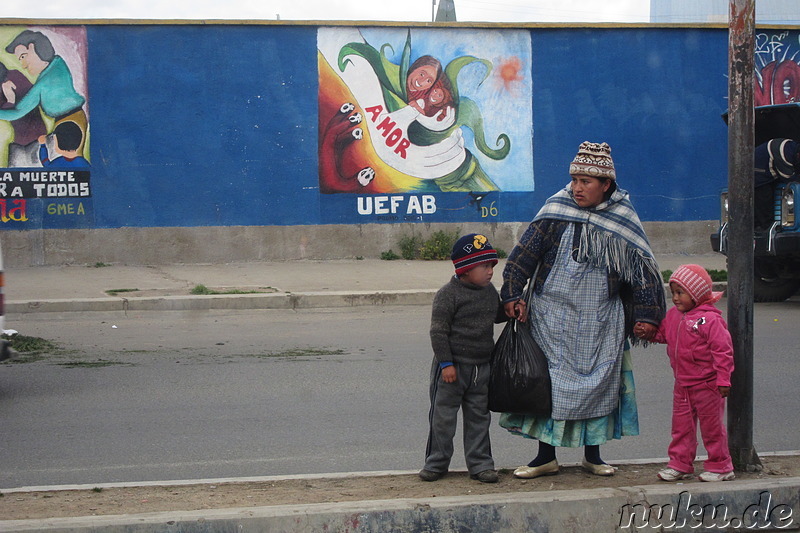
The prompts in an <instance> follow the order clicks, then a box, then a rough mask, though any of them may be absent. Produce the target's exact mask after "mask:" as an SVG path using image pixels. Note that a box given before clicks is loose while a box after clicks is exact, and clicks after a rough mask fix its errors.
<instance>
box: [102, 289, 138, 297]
mask: <svg viewBox="0 0 800 533" xmlns="http://www.w3.org/2000/svg"><path fill="white" fill-rule="evenodd" d="M138 290H139V289H108V290H107V291H106V294H108V295H109V296H116V295H117V294H119V293H121V292H137V291H138Z"/></svg>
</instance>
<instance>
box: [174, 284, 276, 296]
mask: <svg viewBox="0 0 800 533" xmlns="http://www.w3.org/2000/svg"><path fill="white" fill-rule="evenodd" d="M261 289H262V290H255V289H253V290H247V291H243V290H241V289H226V290H224V291H215V290H213V289H209V288H208V287H206V286H205V285H202V284H200V285H195V286H194V287H192V290H190V291H189V293H190V294H200V295H211V294H261V293H262V292H264V290H267V291H269V292H274V289H273V288H272V287H261Z"/></svg>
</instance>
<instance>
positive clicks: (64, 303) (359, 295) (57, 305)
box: [6, 289, 436, 314]
mask: <svg viewBox="0 0 800 533" xmlns="http://www.w3.org/2000/svg"><path fill="white" fill-rule="evenodd" d="M435 294H436V290H433V289H430V290H397V291H331V292H294V293H268V294H216V295H191V296H159V297H142V298H117V297H106V298H70V299H51V300H36V301H9V302H6V313H8V314H26V313H65V312H74V311H106V312H111V311H200V310H209V309H232V310H233V309H239V310H241V309H289V310H291V309H311V308H319V307H357V306H362V305H373V306H378V305H430V304H431V302H433V296H434V295H435Z"/></svg>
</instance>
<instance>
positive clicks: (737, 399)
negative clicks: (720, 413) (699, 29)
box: [728, 0, 761, 472]
mask: <svg viewBox="0 0 800 533" xmlns="http://www.w3.org/2000/svg"><path fill="white" fill-rule="evenodd" d="M755 4H756V0H730V17H729V21H728V22H729V28H728V77H729V80H728V83H729V85H728V207H729V210H728V212H729V220H730V222H729V224H730V231H729V233H728V327H729V329H730V332H731V337H732V338H733V350H734V364H735V366H736V368H735V369H734V372H733V376H732V377H731V395H730V397H729V398H728V447H729V448H730V451H731V457H732V458H733V465H734V467H735V468H736V469H737V470H741V471H749V472H752V471H754V470H760V469H761V461H760V460H759V458H758V455H757V454H756V451H755V448H754V446H753V257H754V255H753V148H754V146H753V144H754V140H755V132H754V111H753V102H754V99H753V83H754V82H753V80H754V77H753V72H754V69H755Z"/></svg>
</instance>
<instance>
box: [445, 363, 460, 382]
mask: <svg viewBox="0 0 800 533" xmlns="http://www.w3.org/2000/svg"><path fill="white" fill-rule="evenodd" d="M457 377H458V374H457V373H456V367H455V366H453V365H450V366H446V367H444V368H443V369H442V381H444V382H445V383H455V381H456V378H457Z"/></svg>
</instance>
